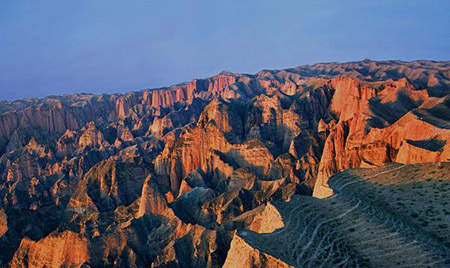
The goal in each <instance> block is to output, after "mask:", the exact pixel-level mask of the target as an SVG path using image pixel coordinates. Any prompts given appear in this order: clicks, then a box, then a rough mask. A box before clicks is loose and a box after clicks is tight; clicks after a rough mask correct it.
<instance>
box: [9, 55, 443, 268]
mask: <svg viewBox="0 0 450 268" xmlns="http://www.w3.org/2000/svg"><path fill="white" fill-rule="evenodd" d="M449 69H450V64H449V63H448V62H432V61H416V62H401V61H387V62H373V61H368V60H365V61H362V62H354V63H345V64H337V63H329V64H316V65H312V66H300V67H297V68H292V69H286V70H281V71H261V72H259V73H257V74H255V75H248V74H233V73H227V72H224V73H221V74H219V75H216V76H214V77H211V78H207V79H195V80H193V81H191V82H189V83H185V84H179V85H175V86H171V87H168V88H160V89H151V90H143V91H139V92H130V93H128V94H124V95H120V94H113V95H89V94H79V95H70V96H52V97H47V98H45V99H40V100H37V99H26V100H20V101H14V102H0V154H1V157H0V196H1V203H0V248H1V249H2V250H1V252H0V260H1V264H2V265H5V266H10V267H28V266H29V267H59V266H61V265H66V266H71V265H74V266H80V265H87V266H91V267H110V266H124V267H129V266H139V267H141V266H154V267H161V266H162V267H167V266H168V267H221V266H223V265H224V264H225V265H228V266H229V265H233V264H232V263H233V255H235V253H233V252H236V249H233V245H234V244H238V246H242V247H243V248H242V249H240V250H248V251H249V254H250V255H251V256H253V257H252V258H253V260H255V261H259V262H257V263H256V264H255V265H257V266H264V265H267V264H264V261H263V260H267V262H268V263H269V264H273V263H276V265H298V264H302V265H305V264H308V265H311V266H312V267H314V265H316V262H321V263H323V264H324V265H331V264H336V263H338V262H342V263H343V264H349V263H352V264H364V263H370V264H372V265H375V267H376V265H386V263H384V262H383V261H385V259H383V258H380V259H379V260H378V259H373V258H369V257H367V254H366V253H364V252H359V251H355V250H354V248H353V247H354V246H352V243H357V241H355V240H352V238H351V235H352V233H354V232H355V233H357V232H356V231H348V230H347V229H345V228H341V227H339V226H341V225H340V224H341V223H339V222H335V221H334V220H332V219H334V218H336V217H339V218H338V219H340V220H345V221H347V220H348V221H350V222H353V221H355V224H358V223H361V225H362V226H364V228H366V227H367V228H369V227H368V226H369V225H370V226H373V228H374V229H373V230H374V232H383V234H386V235H389V232H390V231H389V230H386V228H385V227H384V225H383V224H382V223H380V222H373V219H374V217H375V216H373V215H375V214H377V213H384V211H385V210H386V209H387V208H388V207H389V206H388V205H386V203H389V204H390V202H391V201H392V202H399V201H398V200H397V199H396V200H395V201H394V200H391V199H389V200H384V199H380V200H379V202H380V203H379V204H378V203H374V202H370V204H369V203H367V202H366V201H364V200H366V199H365V198H364V197H356V196H353V195H351V196H347V195H345V194H343V193H342V194H339V195H338V197H333V198H334V199H336V200H335V201H330V200H331V199H330V198H327V199H324V200H317V199H314V198H312V197H310V196H311V195H313V196H315V197H322V198H324V197H329V196H331V195H333V193H334V196H337V195H336V191H339V189H338V188H333V187H334V186H333V184H334V183H335V182H334V180H335V178H337V177H339V176H342V175H337V176H335V177H333V179H332V180H331V181H330V183H328V179H329V177H331V176H332V175H333V174H335V173H337V172H340V171H344V170H347V169H349V168H377V167H379V168H381V169H387V168H389V167H393V166H391V165H389V163H393V162H395V163H401V164H410V163H426V162H446V161H448V159H450V142H449V141H450V71H449ZM443 165H444V166H443V167H444V168H443V170H446V168H447V166H446V165H447V164H443ZM406 166H407V167H409V165H406ZM402 170H403V169H402ZM345 172H353V171H345ZM345 172H344V173H339V174H346V173H345ZM367 172H378V171H377V169H375V170H370V169H369V170H363V171H358V173H357V174H358V175H357V176H362V177H363V176H365V175H364V174H365V173H367ZM436 172H437V171H436ZM447 175H448V174H447ZM350 177H351V178H353V177H352V176H350ZM418 177H420V178H424V177H426V174H421V173H420V174H418ZM345 178H347V177H345ZM380 183H381V182H380ZM444 184H445V183H444ZM329 185H331V188H330V186H329ZM356 185H359V186H361V185H363V183H358V184H357V183H355V184H352V186H351V187H349V188H348V189H349V190H352V191H353V189H354V188H355V187H356ZM359 186H358V187H359ZM361 187H362V186H361ZM442 187H444V186H442ZM442 187H441V186H436V189H437V190H436V191H439V190H440V189H441V188H442ZM333 189H334V192H333ZM345 189H347V188H345ZM391 189H396V188H395V187H394V186H392V187H391ZM404 189H405V190H404V191H407V192H408V193H409V192H411V191H413V190H414V191H416V190H417V189H409V188H404ZM396 191H400V190H396ZM361 192H363V191H361ZM373 194H374V195H375V193H373ZM382 196H384V197H386V198H388V197H389V196H388V195H386V196H385V195H382ZM389 198H390V197H389ZM399 198H400V197H399ZM405 198H406V199H408V198H409V197H408V195H407V194H406V195H405ZM406 199H405V200H406ZM289 200H291V201H290V202H282V201H289ZM383 200H384V201H383ZM441 201H442V200H437V202H441ZM269 202H270V203H269ZM333 202H336V203H333ZM405 202H406V201H405ZM442 202H445V201H442ZM268 203H269V204H270V205H267V204H268ZM272 203H273V205H272ZM306 203H308V206H309V205H311V209H312V208H317V211H323V213H322V212H321V213H312V214H308V212H307V211H305V212H304V215H303V214H302V215H303V216H302V218H304V224H306V225H301V224H300V222H297V221H287V222H284V223H283V225H282V223H280V222H279V219H280V218H283V217H286V215H291V214H292V213H291V212H289V211H290V210H291V206H294V207H303V205H304V204H306ZM366 203H367V204H366ZM275 204H276V205H275ZM353 207H355V208H354V209H353ZM366 207H367V208H366ZM268 208H271V209H269V210H268ZM393 209H394V208H393ZM395 209H399V208H397V207H396V208H395ZM402 209H404V211H403V210H402V211H403V212H402V213H417V214H419V213H422V212H423V211H415V210H414V211H413V209H411V211H410V210H408V208H402ZM278 210H279V213H278V212H277V213H275V211H278ZM295 211H297V210H295ZM346 211H349V212H348V213H347V214H345V215H346V216H345V217H340V216H339V215H342V214H343V213H344V212H346ZM272 212H273V213H275V214H278V216H275V218H274V219H273V221H272V220H270V219H272V217H273V215H271V213H272ZM298 213H300V212H298ZM423 213H426V211H425V212H423ZM300 214H301V213H300ZM300 214H298V216H299V217H300ZM322 214H323V215H322ZM444 214H445V212H444ZM292 215H297V214H292ZM347 215H348V216H347ZM405 215H407V214H405ZM408 215H409V214H408ZM414 215H416V214H414ZM277 217H278V218H277ZM296 217H297V216H296ZM308 217H309V218H308ZM443 217H444V215H441V218H442V219H444V218H443ZM375 218H376V217H375ZM268 219H269V222H268ZM322 219H325V220H326V219H330V224H336V226H338V227H339V228H341V229H342V230H341V229H339V228H338V227H336V228H337V229H336V230H341V231H340V232H337V233H332V234H329V235H326V236H325V235H324V234H322V233H317V234H314V233H315V230H316V229H315V226H316V223H317V222H320V221H321V220H322ZM418 219H419V217H417V218H414V219H412V221H414V220H416V221H418ZM360 221H361V222H360ZM427 221H428V224H429V225H428V227H427V228H432V227H433V228H435V227H436V226H434V224H433V223H431V221H430V220H429V219H427ZM286 223H288V224H294V223H295V224H297V225H298V226H297V225H296V226H297V227H295V228H290V227H289V228H287V229H288V230H290V231H289V232H286V234H289V235H291V236H293V235H295V236H299V235H300V234H301V233H302V234H303V235H302V238H301V239H300V238H299V239H298V240H297V241H298V242H296V244H295V245H294V244H293V245H291V246H294V248H295V249H301V251H300V255H298V254H299V252H298V251H295V250H292V251H289V252H286V250H285V251H284V253H282V255H279V254H281V253H277V252H276V250H277V249H276V248H275V249H273V250H275V251H271V250H272V249H265V248H264V250H262V249H258V248H259V247H263V245H264V243H266V242H267V241H270V239H269V240H265V238H264V236H259V235H254V234H253V233H251V234H250V233H248V237H246V235H243V234H246V233H245V232H248V231H246V230H243V231H238V233H237V235H235V232H236V230H242V229H243V228H248V229H249V230H250V231H251V230H254V231H255V230H256V231H260V230H264V232H268V233H272V232H273V230H274V228H280V227H282V226H284V224H286ZM302 224H303V223H302ZM396 224H397V223H396ZM414 224H415V225H418V226H419V228H422V227H423V228H425V227H424V226H422V225H421V224H425V222H415V223H414ZM415 225H414V226H415ZM327 226H328V225H327ZM333 226H334V225H333ZM420 226H422V227H420ZM348 227H349V228H353V227H350V226H348ZM302 228H303V229H302ZM327 228H328V227H327ZM330 228H331V225H330ZM333 228H335V227H333ZM354 228H355V230H359V229H356V228H357V227H354ZM358 228H362V227H358ZM370 228H372V227H370ZM423 228H422V229H423ZM425 229H426V228H425ZM443 229H445V228H443ZM430 230H431V229H430ZM430 230H427V233H429V234H433V235H435V236H436V237H434V238H433V239H434V240H433V241H434V242H433V243H435V242H436V243H437V244H433V243H431V242H430V243H431V244H430V246H431V247H432V248H433V250H435V249H436V248H439V247H440V248H441V249H439V250H441V251H442V252H443V253H442V254H444V255H445V254H446V253H445V252H446V251H445V250H447V249H448V245H447V244H446V242H448V241H438V239H437V237H438V236H439V235H440V233H433V232H432V231H430ZM433 230H434V229H433ZM436 230H439V225H438V227H436ZM242 232H244V233H242ZM298 232H300V233H298ZM318 232H319V231H318ZM320 232H322V231H320ZM275 234H276V232H275V233H274V234H270V235H268V236H274V235H275ZM282 234H283V232H282ZM339 236H344V237H345V239H344V240H343V241H344V242H342V243H344V244H345V245H344V244H343V245H341V244H337V245H333V246H331V247H330V248H327V249H326V250H333V251H334V250H336V252H338V253H336V254H339V257H333V256H334V255H331V257H329V259H327V260H326V261H325V260H324V259H322V257H321V256H323V255H324V253H323V252H322V250H323V249H321V247H322V244H323V243H322V244H320V242H319V244H315V243H317V241H316V240H315V239H316V238H317V237H321V239H322V238H323V239H324V240H327V241H328V240H330V241H331V240H332V239H334V237H339ZM261 237H262V238H261ZM308 237H309V239H310V240H308V241H306V240H304V239H307V238H308ZM324 237H325V238H324ZM409 237H410V236H408V235H407V234H405V235H404V236H402V237H394V238H392V241H391V242H392V243H393V245H394V244H395V245H398V246H400V245H405V244H407V245H409V244H408V243H410V242H411V241H410V240H408V239H409ZM247 238H248V240H246V239H247ZM356 238H357V237H356ZM356 238H355V239H356ZM239 239H240V240H242V241H244V240H245V241H246V242H244V243H243V244H245V245H239V244H242V243H240V242H239ZM302 239H303V240H302ZM402 239H403V240H402ZM445 239H446V238H445ZM264 241H266V242H264ZM310 241H311V242H310ZM421 241H422V240H421ZM419 242H420V241H419ZM286 243H288V242H286ZM402 243H403V244H402ZM420 243H421V244H420V246H424V245H428V244H427V243H426V242H420ZM307 245H309V246H308V247H307V248H306V246H307ZM230 246H231V249H230ZM273 246H275V247H276V246H277V244H273ZM310 247H312V248H315V250H316V249H317V250H316V251H313V252H311V251H310ZM442 247H444V248H443V249H442ZM414 250H416V247H415V243H413V244H411V254H414V255H417V256H420V254H422V253H423V254H424V255H426V253H427V252H429V248H426V246H425V248H422V247H420V248H419V249H417V250H418V251H414ZM238 251H239V250H238ZM441 251H436V252H441ZM326 252H328V251H326ZM436 252H435V253H433V254H431V255H430V256H428V255H426V256H428V257H429V258H428V257H427V258H424V259H421V261H423V262H428V263H430V264H432V263H434V262H436V263H438V262H439V261H442V260H443V259H444V257H443V255H439V254H440V253H439V254H437V253H436ZM283 254H288V255H283ZM289 254H290V255H289ZM436 254H437V255H436ZM43 256H45V257H43ZM237 258H238V256H236V258H235V260H238V259H237ZM230 263H231V264H230ZM401 265H408V261H407V260H406V259H405V260H403V259H402V260H401ZM272 266H273V265H272ZM230 267H232V266H230ZM269 267H270V265H269Z"/></svg>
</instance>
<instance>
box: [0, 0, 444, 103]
mask: <svg viewBox="0 0 450 268" xmlns="http://www.w3.org/2000/svg"><path fill="white" fill-rule="evenodd" d="M449 10H450V1H448V0H420V1H419V0H377V1H366V0H308V1H306V0H222V1H218V0H189V1H186V0H183V1H181V0H165V1H162V0H157V1H156V0H155V1H154V0H132V1H125V0H120V1H119V0H64V1H62V0H39V1H30V0H1V1H0V100H14V99H20V98H29V97H44V96H47V95H61V94H71V93H77V92H88V93H116V92H127V91H132V90H141V89H146V88H156V87H163V86H169V85H172V84H176V83H180V82H187V81H190V80H192V79H193V78H205V77H209V76H212V75H215V74H217V73H220V72H221V71H231V72H241V73H256V72H258V71H260V70H262V69H283V68H289V67H295V66H299V65H303V64H313V63H317V62H347V61H357V60H362V59H365V58H369V59H373V60H389V59H398V60H417V59H429V60H449V59H450V16H449V15H448V11H449Z"/></svg>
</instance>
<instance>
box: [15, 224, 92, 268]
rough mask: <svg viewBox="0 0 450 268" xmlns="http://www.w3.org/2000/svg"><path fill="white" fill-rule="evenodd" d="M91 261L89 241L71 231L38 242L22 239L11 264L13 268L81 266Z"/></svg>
mask: <svg viewBox="0 0 450 268" xmlns="http://www.w3.org/2000/svg"><path fill="white" fill-rule="evenodd" d="M88 261H89V254H88V240H87V239H86V238H84V237H81V236H80V235H79V234H76V233H74V232H71V231H66V232H63V233H61V234H58V235H51V236H49V237H46V238H44V239H42V240H40V241H38V242H34V241H32V240H30V239H28V238H24V239H22V242H21V243H20V246H19V249H18V250H17V251H16V253H15V254H14V258H13V260H12V261H11V263H10V266H12V267H61V266H76V267H78V266H80V265H82V264H83V263H85V262H88Z"/></svg>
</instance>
